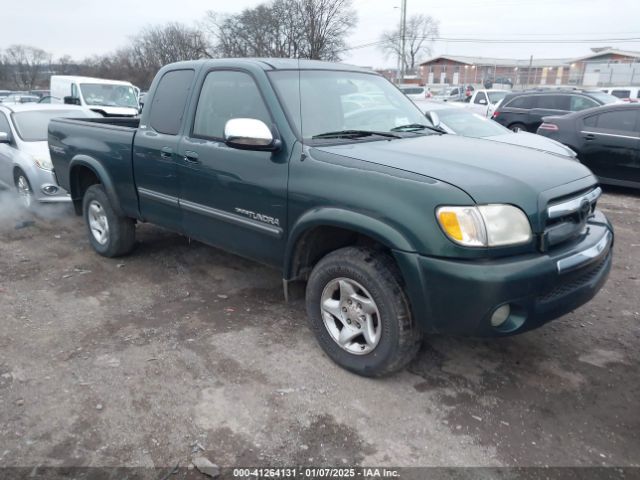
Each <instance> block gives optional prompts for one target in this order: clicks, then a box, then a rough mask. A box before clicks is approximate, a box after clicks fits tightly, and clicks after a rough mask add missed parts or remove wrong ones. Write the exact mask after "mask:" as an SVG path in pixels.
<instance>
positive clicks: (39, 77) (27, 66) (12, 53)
mask: <svg viewBox="0 0 640 480" xmlns="http://www.w3.org/2000/svg"><path fill="white" fill-rule="evenodd" d="M4 63H5V65H6V69H7V70H8V72H7V73H8V76H9V78H10V79H11V81H12V82H13V84H14V85H15V87H16V88H17V89H20V90H33V89H35V88H36V87H37V86H38V84H39V83H42V82H44V80H45V77H46V76H47V73H48V72H49V71H50V69H51V54H50V53H47V52H45V51H44V50H42V49H40V48H36V47H30V46H28V45H12V46H10V47H9V48H7V49H6V50H5V53H4Z"/></svg>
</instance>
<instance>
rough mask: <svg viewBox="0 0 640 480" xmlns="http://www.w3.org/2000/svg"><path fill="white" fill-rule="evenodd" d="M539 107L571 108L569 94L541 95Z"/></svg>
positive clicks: (552, 108)
mask: <svg viewBox="0 0 640 480" xmlns="http://www.w3.org/2000/svg"><path fill="white" fill-rule="evenodd" d="M538 108H544V109H545V110H569V96H568V95H540V97H539V98H538Z"/></svg>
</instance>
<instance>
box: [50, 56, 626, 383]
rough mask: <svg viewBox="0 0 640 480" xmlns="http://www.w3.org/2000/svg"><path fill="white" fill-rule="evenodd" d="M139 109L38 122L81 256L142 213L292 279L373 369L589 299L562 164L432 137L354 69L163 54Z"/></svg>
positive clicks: (604, 237)
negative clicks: (79, 224)
mask: <svg viewBox="0 0 640 480" xmlns="http://www.w3.org/2000/svg"><path fill="white" fill-rule="evenodd" d="M146 99H147V102H146V104H145V107H144V110H143V112H142V115H141V117H140V118H139V119H131V118H98V119H78V120H73V119H56V120H53V121H51V123H50V125H49V149H50V152H51V158H52V161H53V164H54V167H55V174H56V177H57V180H58V182H59V183H60V185H61V186H62V187H63V188H65V189H66V190H67V191H69V192H70V193H71V197H72V199H73V203H74V205H75V209H76V212H77V213H78V214H79V215H83V216H84V218H85V221H86V225H87V231H88V236H89V240H90V242H91V245H92V246H93V248H94V249H95V250H96V251H97V252H98V253H100V254H101V255H104V256H107V257H115V256H119V255H124V254H127V253H129V252H130V251H131V250H132V249H133V247H134V244H135V230H136V222H151V223H154V224H157V225H161V226H163V227H165V228H167V229H170V230H173V231H175V232H179V233H182V234H184V235H187V236H189V237H191V238H194V239H197V240H200V241H202V242H205V243H207V244H210V245H213V246H216V247H219V248H222V249H224V250H228V251H230V252H234V253H236V254H238V255H241V256H243V257H248V258H251V259H254V260H256V261H258V262H262V263H265V264H268V265H271V266H273V267H276V268H278V269H280V270H281V271H282V277H283V280H284V288H285V297H286V296H287V292H288V286H289V284H290V282H293V281H304V282H306V306H307V315H308V318H309V323H310V326H311V329H312V330H313V332H314V333H315V335H316V337H317V339H318V342H319V343H320V345H321V346H322V348H323V349H324V351H325V352H326V353H327V354H328V355H329V356H330V357H331V359H333V360H334V361H335V362H336V363H338V364H339V365H341V366H342V367H344V368H346V369H348V370H351V371H353V372H356V373H358V374H361V375H366V376H378V375H382V374H385V373H388V372H392V371H394V370H397V369H399V368H401V367H403V366H404V365H406V364H407V362H409V361H410V360H411V358H412V357H413V356H414V355H415V353H416V352H417V350H418V348H419V345H420V341H421V339H422V335H423V334H430V333H451V334H461V335H476V336H504V335H510V334H516V333H521V332H524V331H527V330H530V329H532V328H535V327H538V326H540V325H542V324H544V323H545V322H547V321H549V320H551V319H554V318H557V317H559V316H561V315H563V314H565V313H567V312H569V311H571V310H573V309H575V308H576V307H578V306H580V305H582V304H584V303H585V302H587V301H588V300H590V299H591V298H592V297H593V296H594V295H595V294H596V292H597V291H598V290H599V289H600V288H601V287H602V285H603V284H604V282H605V281H606V278H607V276H608V274H609V270H610V269H611V261H612V260H611V257H612V253H611V252H612V245H613V230H612V228H611V225H610V223H609V222H608V221H607V219H606V218H605V216H604V215H603V214H602V213H601V212H600V211H598V210H597V209H596V202H597V201H598V198H599V196H600V194H601V190H600V188H599V187H598V185H597V181H596V178H595V177H594V176H593V175H592V174H591V172H590V171H589V170H588V169H587V168H585V167H584V166H583V165H581V164H580V163H578V162H575V161H571V160H567V159H566V158H563V157H559V156H555V155H553V154H550V153H544V152H541V151H538V150H534V149H529V148H524V147H518V146H514V145H507V144H504V143H496V142H492V141H490V140H484V139H475V138H465V137H461V136H457V135H446V134H444V132H442V131H440V130H439V129H438V128H437V127H434V126H433V125H432V124H430V123H429V121H428V120H427V119H426V118H425V117H424V115H423V114H422V113H421V112H420V110H419V109H418V108H417V107H415V106H414V105H413V104H412V103H411V101H410V100H408V99H407V98H406V97H405V96H404V95H403V94H402V93H401V92H400V91H399V90H398V89H397V88H396V87H394V86H393V85H392V84H391V83H389V82H388V81H387V80H385V79H384V78H383V77H381V76H379V75H376V74H374V73H373V72H371V71H368V70H364V69H359V68H356V67H351V66H345V65H340V64H332V63H323V62H315V61H298V60H284V59H233V60H203V61H194V62H183V63H177V64H172V65H168V66H166V67H164V68H163V69H162V70H160V72H159V73H158V75H157V76H156V78H155V80H154V82H153V85H152V86H151V89H150V91H149V94H148V95H147V97H146Z"/></svg>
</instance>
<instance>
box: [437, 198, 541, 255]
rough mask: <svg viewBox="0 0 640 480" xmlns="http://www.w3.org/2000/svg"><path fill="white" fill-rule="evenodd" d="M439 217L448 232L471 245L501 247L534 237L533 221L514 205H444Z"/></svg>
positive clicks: (450, 236) (459, 241)
mask: <svg viewBox="0 0 640 480" xmlns="http://www.w3.org/2000/svg"><path fill="white" fill-rule="evenodd" d="M436 217H437V218H438V222H439V223H440V226H441V227H442V229H443V230H444V232H445V233H446V234H447V236H448V237H449V238H450V239H451V240H453V241H454V242H456V243H458V244H460V245H465V246H467V247H499V246H503V245H516V244H519V243H526V242H528V241H530V240H531V236H532V234H531V225H529V219H527V216H526V215H525V214H524V212H523V211H522V210H520V209H519V208H517V207H514V206H512V205H480V206H477V207H440V208H438V210H437V211H436Z"/></svg>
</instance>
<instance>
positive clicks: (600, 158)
mask: <svg viewBox="0 0 640 480" xmlns="http://www.w3.org/2000/svg"><path fill="white" fill-rule="evenodd" d="M639 117H640V108H633V107H628V108H620V109H616V110H611V111H608V112H604V113H600V114H598V115H592V116H590V117H586V118H585V119H584V120H583V126H582V129H581V131H580V134H581V135H582V138H583V142H584V143H583V145H584V146H583V148H582V149H581V152H580V160H581V161H582V163H584V164H585V165H586V166H587V167H589V168H590V169H591V170H592V171H593V173H595V174H596V175H597V176H598V177H603V178H608V179H613V180H621V181H622V182H635V183H640V156H639V154H638V148H639V146H640V133H639V132H638V130H639V129H638V126H639V124H640V118H639Z"/></svg>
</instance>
